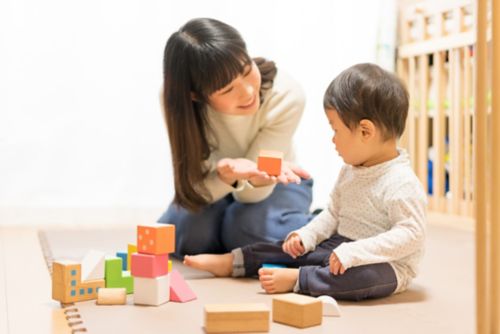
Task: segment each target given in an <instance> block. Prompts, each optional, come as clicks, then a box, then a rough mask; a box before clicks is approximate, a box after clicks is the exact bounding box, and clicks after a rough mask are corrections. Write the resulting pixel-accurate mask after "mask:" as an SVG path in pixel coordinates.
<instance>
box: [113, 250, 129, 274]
mask: <svg viewBox="0 0 500 334" xmlns="http://www.w3.org/2000/svg"><path fill="white" fill-rule="evenodd" d="M116 257H119V258H120V259H122V271H127V270H129V269H127V268H128V266H129V264H128V262H129V260H128V253H127V252H116Z"/></svg>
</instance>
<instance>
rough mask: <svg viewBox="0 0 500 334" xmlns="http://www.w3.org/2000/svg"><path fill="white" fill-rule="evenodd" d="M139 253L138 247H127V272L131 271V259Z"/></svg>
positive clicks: (130, 245)
mask: <svg viewBox="0 0 500 334" xmlns="http://www.w3.org/2000/svg"><path fill="white" fill-rule="evenodd" d="M134 253H137V246H136V245H134V244H128V246H127V270H128V271H130V269H132V268H130V267H131V263H132V262H131V259H130V257H131V256H132V254H134Z"/></svg>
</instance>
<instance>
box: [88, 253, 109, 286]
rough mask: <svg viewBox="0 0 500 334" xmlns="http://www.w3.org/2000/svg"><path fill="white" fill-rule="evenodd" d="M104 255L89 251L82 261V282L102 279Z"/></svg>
mask: <svg viewBox="0 0 500 334" xmlns="http://www.w3.org/2000/svg"><path fill="white" fill-rule="evenodd" d="M105 257H106V253H104V252H101V251H98V250H94V249H91V250H89V251H88V252H87V254H85V256H84V258H83V259H82V281H90V280H96V279H104V261H105Z"/></svg>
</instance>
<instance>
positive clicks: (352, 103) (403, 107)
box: [323, 64, 409, 140]
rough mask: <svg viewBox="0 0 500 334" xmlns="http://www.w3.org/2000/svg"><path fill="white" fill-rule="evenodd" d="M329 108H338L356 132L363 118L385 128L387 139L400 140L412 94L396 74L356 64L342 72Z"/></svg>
mask: <svg viewBox="0 0 500 334" xmlns="http://www.w3.org/2000/svg"><path fill="white" fill-rule="evenodd" d="M323 106H324V108H325V109H335V110H336V111H337V113H338V115H339V117H340V119H342V121H343V122H344V124H345V125H346V126H348V127H349V128H350V129H354V128H356V127H357V126H358V125H359V122H360V121H361V120H363V119H367V120H370V121H372V122H373V123H374V124H375V125H376V126H378V127H380V128H381V129H382V133H383V138H384V140H388V139H391V138H399V137H400V136H401V135H402V134H403V131H404V128H405V122H406V117H407V115H408V107H409V105H408V91H407V90H406V88H405V86H404V84H403V83H402V81H401V80H400V79H399V78H398V77H397V76H396V75H394V74H392V73H390V72H388V71H386V70H384V69H382V68H381V67H379V66H377V65H375V64H358V65H354V66H352V67H350V68H348V69H346V70H344V71H343V72H342V73H340V74H339V75H338V76H337V77H336V78H335V79H334V80H333V81H332V83H331V84H330V85H329V86H328V88H327V89H326V92H325V96H324V98H323Z"/></svg>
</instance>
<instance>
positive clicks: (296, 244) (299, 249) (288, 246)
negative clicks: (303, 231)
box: [282, 233, 306, 259]
mask: <svg viewBox="0 0 500 334" xmlns="http://www.w3.org/2000/svg"><path fill="white" fill-rule="evenodd" d="M282 249H283V252H285V253H287V254H288V255H290V256H291V257H293V258H294V259H295V258H296V257H297V256H300V255H302V254H304V252H305V251H306V250H305V248H304V245H303V244H302V240H301V239H300V237H299V235H298V234H297V233H293V234H292V235H291V236H290V237H288V239H286V240H285V242H284V243H283V246H282Z"/></svg>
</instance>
